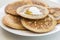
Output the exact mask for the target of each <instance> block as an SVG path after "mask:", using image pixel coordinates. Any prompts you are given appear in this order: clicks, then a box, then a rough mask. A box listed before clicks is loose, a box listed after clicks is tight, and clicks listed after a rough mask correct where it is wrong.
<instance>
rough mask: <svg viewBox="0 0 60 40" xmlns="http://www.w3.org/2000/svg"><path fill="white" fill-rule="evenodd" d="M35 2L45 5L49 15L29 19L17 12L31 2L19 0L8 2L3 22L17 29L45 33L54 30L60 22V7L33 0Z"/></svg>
mask: <svg viewBox="0 0 60 40" xmlns="http://www.w3.org/2000/svg"><path fill="white" fill-rule="evenodd" d="M32 3H33V4H36V5H40V6H43V7H45V8H47V9H48V12H49V13H48V15H47V16H45V17H44V18H41V19H28V18H24V17H22V16H20V15H19V14H17V12H16V10H17V8H18V7H21V6H24V5H27V4H31V3H29V2H25V1H18V2H14V3H11V4H8V5H7V6H6V8H5V12H6V15H5V16H4V17H3V24H4V25H6V26H7V27H10V28H13V29H17V30H30V31H32V32H36V33H45V32H49V31H51V30H53V29H54V28H55V25H56V24H57V23H60V18H59V16H60V14H59V12H60V9H59V8H49V6H48V5H47V4H45V3H43V2H41V1H40V2H39V1H35V0H32Z"/></svg>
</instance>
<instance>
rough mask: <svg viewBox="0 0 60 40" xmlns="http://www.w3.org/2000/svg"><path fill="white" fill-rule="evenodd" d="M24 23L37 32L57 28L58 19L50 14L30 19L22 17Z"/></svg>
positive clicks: (26, 26)
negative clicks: (42, 17)
mask: <svg viewBox="0 0 60 40" xmlns="http://www.w3.org/2000/svg"><path fill="white" fill-rule="evenodd" d="M21 22H22V25H23V26H24V27H25V28H27V29H28V30H30V31H32V32H36V33H45V32H49V31H51V30H53V29H54V28H55V25H56V24H57V23H56V20H55V19H54V17H53V16H52V15H50V14H49V15H48V16H47V17H45V18H44V19H39V20H30V19H21Z"/></svg>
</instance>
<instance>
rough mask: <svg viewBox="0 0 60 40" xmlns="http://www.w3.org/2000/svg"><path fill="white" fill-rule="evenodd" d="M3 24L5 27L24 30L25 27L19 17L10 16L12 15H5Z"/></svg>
mask: <svg viewBox="0 0 60 40" xmlns="http://www.w3.org/2000/svg"><path fill="white" fill-rule="evenodd" d="M2 22H3V24H4V25H6V26H7V27H10V28H13V29H21V30H25V28H24V27H23V26H22V24H21V18H20V17H16V16H12V15H9V14H7V15H5V16H4V17H3V21H2Z"/></svg>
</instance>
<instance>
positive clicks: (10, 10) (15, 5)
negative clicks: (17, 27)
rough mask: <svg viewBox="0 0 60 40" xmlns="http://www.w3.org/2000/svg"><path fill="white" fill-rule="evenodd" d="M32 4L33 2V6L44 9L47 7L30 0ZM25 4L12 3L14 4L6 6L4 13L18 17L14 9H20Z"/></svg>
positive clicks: (19, 2)
mask: <svg viewBox="0 0 60 40" xmlns="http://www.w3.org/2000/svg"><path fill="white" fill-rule="evenodd" d="M32 2H33V4H37V5H42V6H44V7H47V5H46V4H45V3H42V2H38V1H33V0H32ZM26 4H27V3H26V2H24V1H18V2H14V3H11V4H8V5H7V6H6V8H5V11H6V13H9V14H12V15H18V14H17V13H16V9H17V8H18V7H21V6H23V5H26ZM28 4H29V3H28Z"/></svg>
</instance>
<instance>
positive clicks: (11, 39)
mask: <svg viewBox="0 0 60 40" xmlns="http://www.w3.org/2000/svg"><path fill="white" fill-rule="evenodd" d="M12 1H15V0H12ZM9 2H11V0H0V8H1V7H2V6H3V5H5V4H6V3H9ZM0 40H60V32H57V33H55V34H51V35H48V36H42V37H24V36H18V35H14V34H12V33H9V32H7V31H5V30H4V29H2V28H1V27H0Z"/></svg>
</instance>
